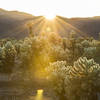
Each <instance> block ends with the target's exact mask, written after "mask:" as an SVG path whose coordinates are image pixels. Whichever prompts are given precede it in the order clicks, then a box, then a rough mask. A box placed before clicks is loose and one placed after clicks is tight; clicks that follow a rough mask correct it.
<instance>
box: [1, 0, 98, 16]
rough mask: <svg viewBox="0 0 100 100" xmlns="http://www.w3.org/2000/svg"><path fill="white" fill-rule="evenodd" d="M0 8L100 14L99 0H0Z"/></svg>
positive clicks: (60, 14)
mask: <svg viewBox="0 0 100 100" xmlns="http://www.w3.org/2000/svg"><path fill="white" fill-rule="evenodd" d="M0 8H3V9H6V10H18V11H23V12H27V13H30V14H33V15H35V16H40V15H43V16H55V15H59V16H64V17H68V18H70V17H91V16H100V0H0Z"/></svg>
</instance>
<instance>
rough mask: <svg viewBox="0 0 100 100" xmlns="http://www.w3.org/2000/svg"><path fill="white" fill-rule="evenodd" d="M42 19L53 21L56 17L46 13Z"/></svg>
mask: <svg viewBox="0 0 100 100" xmlns="http://www.w3.org/2000/svg"><path fill="white" fill-rule="evenodd" d="M44 17H45V18H46V19H48V20H53V19H55V17H56V15H54V14H49V13H48V14H46V15H44Z"/></svg>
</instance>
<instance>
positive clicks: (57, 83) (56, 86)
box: [47, 61, 69, 99]
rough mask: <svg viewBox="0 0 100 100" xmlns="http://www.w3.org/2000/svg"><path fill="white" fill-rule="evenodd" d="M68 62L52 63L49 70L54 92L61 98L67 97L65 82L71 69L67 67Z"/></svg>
mask: <svg viewBox="0 0 100 100" xmlns="http://www.w3.org/2000/svg"><path fill="white" fill-rule="evenodd" d="M66 65H67V64H66V61H57V62H54V63H50V65H49V66H48V68H47V71H48V72H49V73H50V74H49V80H51V84H52V91H53V92H54V93H55V94H56V95H57V96H58V97H59V99H61V98H63V97H64V95H65V90H64V89H65V85H64V80H65V77H66V75H67V74H68V72H69V68H67V66H66Z"/></svg>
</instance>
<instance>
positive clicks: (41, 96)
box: [35, 89, 43, 100]
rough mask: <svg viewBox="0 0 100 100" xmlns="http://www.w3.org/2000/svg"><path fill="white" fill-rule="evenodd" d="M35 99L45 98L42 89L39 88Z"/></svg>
mask: <svg viewBox="0 0 100 100" xmlns="http://www.w3.org/2000/svg"><path fill="white" fill-rule="evenodd" d="M35 100H43V90H42V89H39V90H37V95H36V98H35Z"/></svg>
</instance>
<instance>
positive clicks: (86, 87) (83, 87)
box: [65, 57, 100, 100]
mask: <svg viewBox="0 0 100 100" xmlns="http://www.w3.org/2000/svg"><path fill="white" fill-rule="evenodd" d="M69 73H70V74H69V76H68V77H66V78H65V84H66V93H67V94H68V95H69V96H72V95H73V99H74V100H76V99H77V98H76V97H77V96H79V97H80V98H81V97H85V96H87V98H90V97H91V94H92V93H95V90H94V89H95V88H96V83H98V79H99V76H100V66H99V64H97V63H96V62H94V60H93V59H90V60H88V59H87V58H86V57H83V58H82V57H81V58H79V59H78V60H77V61H76V62H75V63H74V66H72V67H70V72H69ZM75 91H76V92H75ZM73 92H75V94H73ZM75 98H76V99H75ZM89 100H91V99H89Z"/></svg>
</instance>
